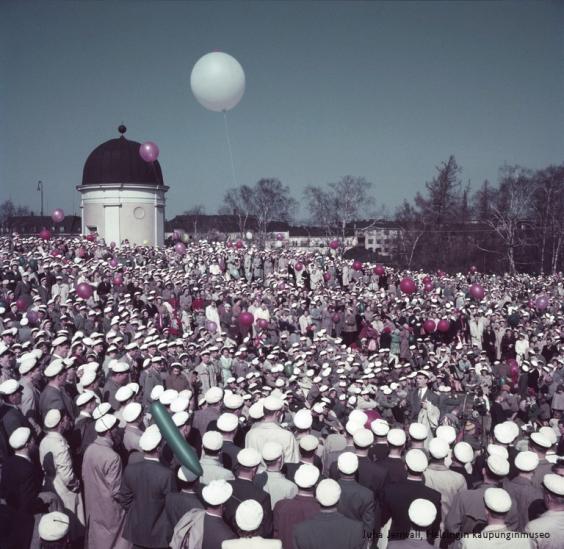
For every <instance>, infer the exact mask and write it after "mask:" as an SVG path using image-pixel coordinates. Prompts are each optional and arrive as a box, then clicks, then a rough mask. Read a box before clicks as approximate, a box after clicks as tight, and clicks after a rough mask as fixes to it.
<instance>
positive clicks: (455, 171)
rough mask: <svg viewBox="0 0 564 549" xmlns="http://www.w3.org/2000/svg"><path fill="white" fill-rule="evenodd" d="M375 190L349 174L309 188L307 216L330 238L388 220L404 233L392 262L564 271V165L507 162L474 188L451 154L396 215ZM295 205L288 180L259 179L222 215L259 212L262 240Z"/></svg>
mask: <svg viewBox="0 0 564 549" xmlns="http://www.w3.org/2000/svg"><path fill="white" fill-rule="evenodd" d="M378 194H379V195H380V196H381V195H382V194H383V192H382V189H378ZM374 195H375V189H374V185H373V184H372V183H371V182H369V181H367V180H366V179H365V178H363V177H354V176H350V175H347V176H345V177H342V178H341V179H340V180H339V181H338V182H336V183H328V184H327V185H325V186H308V187H307V188H306V189H305V191H304V193H303V197H302V198H303V200H302V202H301V203H302V204H303V206H305V209H306V211H307V213H308V214H309V222H310V223H311V224H312V225H316V226H320V227H323V228H324V229H325V232H326V234H327V236H334V235H342V236H343V237H344V235H345V232H346V229H347V227H349V228H350V226H351V224H352V223H353V222H354V221H357V220H359V219H366V218H373V219H378V220H382V221H383V222H384V225H385V223H386V222H389V223H390V225H391V226H392V227H393V228H395V229H396V231H397V232H396V234H397V235H398V236H397V242H396V246H395V253H394V258H393V261H394V263H395V264H396V265H398V266H401V267H407V268H412V269H425V270H437V269H442V270H448V271H465V270H466V269H468V267H469V266H470V265H475V266H476V267H478V269H479V270H481V271H483V272H498V273H501V272H510V273H516V272H530V273H539V274H545V273H556V272H558V271H560V270H561V269H562V262H563V260H562V255H563V253H562V244H563V241H564V165H560V166H549V167H547V168H545V169H542V170H537V171H533V170H528V169H526V168H523V167H520V166H504V167H502V168H501V169H500V171H499V178H498V181H497V182H496V183H494V184H492V183H490V182H489V181H484V182H483V184H482V185H481V186H480V187H479V188H478V189H475V190H472V189H471V188H470V185H469V184H468V183H466V184H465V183H463V180H462V170H461V168H460V166H459V165H458V164H457V162H456V159H455V157H454V156H451V157H450V158H449V159H448V160H447V161H445V162H442V163H441V164H440V165H439V166H438V167H437V168H436V174H435V176H434V177H433V178H432V179H431V180H430V181H427V182H426V183H425V184H424V187H423V189H422V190H421V191H420V192H418V193H417V194H416V196H415V197H414V198H413V200H411V201H409V200H406V201H404V203H403V204H402V205H401V206H400V207H399V208H398V209H397V211H396V212H395V213H394V214H392V215H385V214H383V212H385V205H384V204H376V201H375V199H374ZM297 206H298V202H297V201H296V200H295V199H294V198H293V197H292V196H291V193H290V189H289V187H288V186H285V185H283V184H282V183H281V182H280V181H279V180H278V179H261V180H260V181H259V182H258V183H257V184H256V185H254V186H248V185H242V186H241V187H238V188H234V189H230V190H229V191H228V192H227V193H226V195H225V197H224V202H223V206H222V208H221V209H220V213H230V214H235V215H236V216H237V217H238V219H239V222H240V229H241V232H243V231H244V230H245V223H246V220H247V219H248V218H249V217H250V216H254V217H256V218H257V219H258V220H259V234H258V235H257V237H258V238H257V239H258V240H259V242H260V239H261V238H264V235H265V232H266V227H267V225H268V224H269V223H270V222H273V221H291V220H292V219H295V218H296V216H297ZM378 208H379V209H378ZM384 225H382V226H384ZM375 226H378V224H375Z"/></svg>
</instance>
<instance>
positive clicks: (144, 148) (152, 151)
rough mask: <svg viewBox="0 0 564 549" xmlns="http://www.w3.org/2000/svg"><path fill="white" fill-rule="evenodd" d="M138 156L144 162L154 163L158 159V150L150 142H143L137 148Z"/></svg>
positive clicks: (154, 144)
mask: <svg viewBox="0 0 564 549" xmlns="http://www.w3.org/2000/svg"><path fill="white" fill-rule="evenodd" d="M139 156H140V157H141V158H142V159H143V160H144V161H145V162H154V161H155V160H156V159H157V158H158V157H159V148H158V147H157V145H156V143H153V142H152V141H145V143H141V146H140V147H139Z"/></svg>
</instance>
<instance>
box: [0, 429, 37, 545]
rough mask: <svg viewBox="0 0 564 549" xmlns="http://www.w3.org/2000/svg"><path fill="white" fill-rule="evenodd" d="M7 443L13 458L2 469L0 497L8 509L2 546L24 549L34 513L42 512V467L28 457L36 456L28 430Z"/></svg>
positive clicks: (13, 436)
mask: <svg viewBox="0 0 564 549" xmlns="http://www.w3.org/2000/svg"><path fill="white" fill-rule="evenodd" d="M9 443H10V447H11V448H12V450H13V452H14V455H12V456H10V457H9V458H8V460H7V461H6V463H5V464H4V466H3V468H2V482H1V484H0V497H2V498H3V499H4V500H5V501H6V505H7V508H8V517H7V518H8V522H7V525H8V527H9V530H8V532H7V533H6V537H5V538H3V539H2V547H6V549H19V548H27V547H29V546H30V543H31V539H32V535H33V525H34V514H35V513H38V512H41V511H42V507H43V505H42V503H41V500H40V499H39V498H38V495H39V492H40V490H41V484H42V475H41V468H40V467H39V465H38V464H36V463H34V462H33V461H32V458H31V456H32V455H33V454H34V453H35V442H34V439H33V436H32V433H31V430H30V429H29V428H28V427H19V428H17V429H16V430H15V431H14V432H13V433H12V435H11V436H10V439H9ZM12 527H13V528H12ZM4 543H5V545H4Z"/></svg>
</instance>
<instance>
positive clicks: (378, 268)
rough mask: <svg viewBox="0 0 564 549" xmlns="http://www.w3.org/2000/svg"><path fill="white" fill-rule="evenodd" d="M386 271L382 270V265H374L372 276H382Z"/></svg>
mask: <svg viewBox="0 0 564 549" xmlns="http://www.w3.org/2000/svg"><path fill="white" fill-rule="evenodd" d="M385 272H386V269H384V267H382V265H376V267H374V274H375V275H378V276H382V275H383V274H385Z"/></svg>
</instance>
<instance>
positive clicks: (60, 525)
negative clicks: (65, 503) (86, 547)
mask: <svg viewBox="0 0 564 549" xmlns="http://www.w3.org/2000/svg"><path fill="white" fill-rule="evenodd" d="M69 525H70V519H69V517H68V515H66V514H65V513H61V512H60V511H53V512H51V513H47V514H45V515H43V516H42V517H41V520H40V521H39V526H38V533H39V539H40V543H41V545H40V549H67V548H70V547H71V542H70V537H69Z"/></svg>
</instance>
